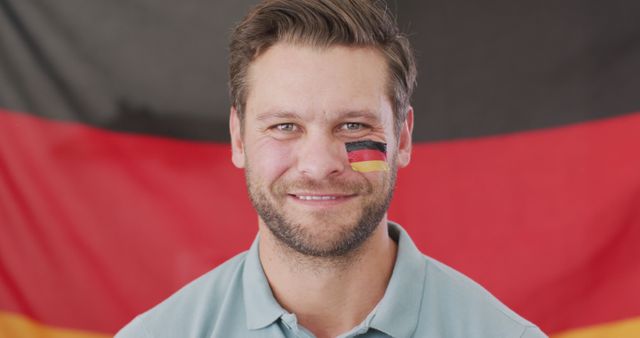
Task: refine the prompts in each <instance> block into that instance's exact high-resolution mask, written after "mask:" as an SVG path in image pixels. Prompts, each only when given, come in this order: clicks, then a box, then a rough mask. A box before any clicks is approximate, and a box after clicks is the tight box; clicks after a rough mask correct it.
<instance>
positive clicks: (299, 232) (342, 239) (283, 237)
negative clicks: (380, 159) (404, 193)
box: [245, 161, 397, 260]
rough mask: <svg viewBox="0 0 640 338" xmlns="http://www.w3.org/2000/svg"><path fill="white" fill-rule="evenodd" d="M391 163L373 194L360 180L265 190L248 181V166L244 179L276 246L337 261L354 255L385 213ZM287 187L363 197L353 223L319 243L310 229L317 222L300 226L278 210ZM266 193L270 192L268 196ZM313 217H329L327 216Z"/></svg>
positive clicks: (393, 175)
mask: <svg viewBox="0 0 640 338" xmlns="http://www.w3.org/2000/svg"><path fill="white" fill-rule="evenodd" d="M391 163H392V166H391V168H390V169H389V173H388V174H387V175H386V178H385V180H384V182H383V183H382V186H381V187H380V188H378V189H381V191H374V187H373V186H372V185H371V184H370V182H367V181H364V180H363V181H362V182H350V181H344V180H338V179H328V180H327V181H326V182H322V183H320V182H315V181H311V180H299V181H295V182H278V181H276V182H274V184H273V185H272V186H271V187H270V189H266V188H265V187H264V186H263V185H261V184H260V183H259V182H253V181H252V177H253V174H252V172H251V169H250V167H249V166H247V168H245V170H246V172H245V178H246V183H247V188H248V190H249V197H250V199H251V203H252V204H253V206H254V208H255V209H256V211H257V212H258V215H259V216H260V218H261V219H262V220H263V222H264V223H265V225H266V226H267V228H269V230H270V231H271V233H272V234H273V235H274V237H275V238H276V239H277V240H278V241H279V242H280V244H282V245H283V246H285V247H286V248H289V249H291V250H293V251H295V252H297V253H299V254H301V255H303V256H306V257H309V258H323V259H330V260H340V259H342V258H346V257H348V256H350V255H352V254H354V253H355V252H356V251H357V249H358V248H360V247H361V246H362V244H363V243H364V242H366V240H367V239H368V238H370V237H371V235H372V234H373V232H374V231H375V230H376V228H377V227H378V225H379V224H380V222H381V221H382V218H383V217H384V215H385V214H386V212H387V209H388V208H389V204H390V203H391V198H392V196H393V190H394V188H395V181H396V175H397V168H396V167H395V165H393V163H395V161H392V162H391ZM291 188H295V189H300V190H302V191H313V190H318V189H319V188H324V189H327V188H328V191H345V192H355V193H358V194H361V195H363V196H365V197H364V198H363V201H362V203H360V205H359V208H357V209H358V210H354V212H355V213H359V215H358V216H357V218H356V220H355V221H351V222H349V223H346V224H342V225H341V226H340V227H331V228H332V229H333V230H332V231H334V233H333V234H330V238H329V239H328V240H326V241H324V242H320V241H319V240H318V237H319V236H318V235H317V234H314V232H313V231H312V229H313V227H314V226H316V227H317V226H320V227H322V226H323V225H324V224H322V222H321V221H320V222H317V223H319V224H301V223H299V222H296V220H293V219H290V217H287V215H285V214H284V210H283V207H282V206H283V203H284V198H286V192H287V191H291V190H290V189H291ZM332 189H333V190H332ZM267 191H270V192H272V193H271V194H268V193H267ZM325 191H327V190H325ZM269 196H280V197H281V198H280V201H274V199H273V198H270V197H269ZM315 216H317V217H323V216H326V217H327V218H329V219H331V218H332V217H330V216H331V215H329V214H324V215H323V214H318V215H315ZM313 230H315V231H322V230H324V229H317V228H316V229H313Z"/></svg>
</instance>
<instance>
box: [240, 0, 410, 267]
mask: <svg viewBox="0 0 640 338" xmlns="http://www.w3.org/2000/svg"><path fill="white" fill-rule="evenodd" d="M396 52H397V54H394V53H396ZM396 61H398V62H396ZM413 64H414V62H413V57H412V55H411V52H410V49H409V47H408V44H407V42H406V39H404V38H403V37H401V36H400V35H399V34H398V32H397V29H396V28H395V25H394V24H393V20H392V19H391V18H390V17H389V16H388V14H387V13H386V12H385V10H384V8H383V7H379V5H376V4H374V3H373V2H370V1H338V0H335V1H328V0H316V1H294V0H290V1H284V0H279V1H266V2H264V3H262V4H261V5H259V6H258V7H256V8H255V9H254V10H253V11H252V12H251V13H250V14H249V15H248V16H247V18H245V20H244V21H243V22H242V23H241V24H240V25H239V26H238V28H237V29H236V31H235V32H234V34H233V40H232V43H231V87H232V88H231V94H232V100H233V102H234V103H233V107H232V113H231V119H230V128H231V137H232V148H233V162H234V164H235V165H236V166H238V167H242V168H246V170H245V175H246V179H247V185H248V188H249V192H250V197H251V200H252V202H253V205H254V207H255V208H256V210H257V211H258V214H259V215H260V220H261V225H264V226H266V227H267V228H268V229H269V230H270V232H271V233H272V234H273V235H274V236H275V237H276V238H278V240H279V241H280V242H281V243H283V244H285V245H286V246H288V247H290V248H292V249H294V250H296V251H298V252H300V253H302V254H305V255H308V256H321V257H337V256H344V255H346V254H348V253H350V252H352V251H353V250H354V249H356V248H358V247H359V246H360V245H361V244H362V243H364V242H365V241H366V239H367V238H369V237H370V235H371V234H372V233H373V232H374V231H375V229H376V228H377V226H378V225H379V224H381V222H383V221H384V220H385V216H386V210H387V208H388V205H389V202H390V200H391V195H392V192H393V188H394V185H395V176H396V171H397V168H398V167H402V166H405V165H406V164H408V162H409V158H410V151H411V128H412V121H413V120H412V119H413V112H412V110H411V107H410V106H409V103H408V99H409V97H408V96H409V95H410V93H411V90H412V88H413V82H414V80H415V67H414V66H413ZM361 140H371V141H375V142H381V143H386V144H387V146H388V158H387V162H388V164H389V167H390V170H389V171H387V172H371V173H362V172H356V171H354V170H352V169H351V167H350V166H349V162H348V159H347V154H346V149H345V143H347V142H353V141H361Z"/></svg>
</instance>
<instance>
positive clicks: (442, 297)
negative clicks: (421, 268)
mask: <svg viewBox="0 0 640 338" xmlns="http://www.w3.org/2000/svg"><path fill="white" fill-rule="evenodd" d="M424 259H425V268H426V275H425V281H424V283H425V285H424V294H423V300H422V306H421V311H420V321H419V323H418V330H417V331H416V332H417V333H420V332H421V331H422V330H425V333H426V331H430V333H431V334H434V336H444V337H469V338H472V337H505V338H507V337H510V338H511V337H512V338H520V337H528V338H534V337H546V335H544V333H542V332H541V331H540V330H539V329H538V328H537V327H536V326H535V325H533V324H532V323H530V322H529V321H527V320H526V319H524V318H522V317H520V316H519V315H518V314H516V313H515V312H513V311H512V310H511V309H509V308H508V307H507V306H505V305H504V304H502V303H501V302H500V301H499V300H498V299H497V298H495V297H494V296H493V295H492V294H491V293H489V291H487V290H486V289H484V288H483V287H482V286H480V285H479V284H477V283H476V282H474V281H473V280H471V279H470V278H469V277H467V276H465V275H463V274H462V273H460V272H458V271H456V270H454V269H453V268H451V267H449V266H447V265H445V264H443V263H441V262H439V261H437V260H435V259H433V258H430V257H428V256H424ZM434 330H435V331H434ZM424 336H428V335H426V334H425V335H424Z"/></svg>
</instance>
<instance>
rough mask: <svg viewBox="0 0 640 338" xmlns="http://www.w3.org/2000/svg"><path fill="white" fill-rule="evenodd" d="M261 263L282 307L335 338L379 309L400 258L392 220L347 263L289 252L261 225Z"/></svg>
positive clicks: (348, 257) (346, 258)
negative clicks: (390, 226)
mask: <svg viewBox="0 0 640 338" xmlns="http://www.w3.org/2000/svg"><path fill="white" fill-rule="evenodd" d="M259 249H260V261H261V263H262V266H263V269H264V271H265V274H266V276H267V279H268V281H269V284H270V286H271V290H272V291H273V294H274V296H275V298H276V299H277V301H278V303H280V305H281V306H282V307H283V308H285V309H286V310H287V311H289V312H291V313H295V314H296V317H297V318H298V322H299V323H300V324H301V325H302V326H304V327H305V328H306V329H308V330H310V331H311V332H313V333H314V334H315V335H316V336H317V337H325V336H326V337H335V336H337V335H339V334H341V333H344V332H346V331H348V330H350V329H352V328H353V327H355V326H356V325H358V324H359V323H361V322H362V321H363V320H364V319H365V318H366V317H367V315H368V314H369V313H370V312H371V311H372V310H373V308H374V307H375V306H376V305H377V304H378V302H379V301H380V299H382V296H383V295H384V292H385V290H386V288H387V284H388V282H389V279H390V278H391V273H392V271H393V265H394V264H395V258H396V250H397V246H396V243H395V242H394V241H393V240H392V239H391V238H390V237H389V235H388V229H387V220H386V217H385V218H384V219H383V220H382V222H380V224H379V225H378V227H377V228H376V230H375V231H374V232H373V234H372V235H371V237H370V238H368V239H367V240H366V241H365V242H364V243H363V244H362V245H361V246H360V247H359V248H357V249H355V250H354V251H353V252H350V253H349V254H348V255H345V256H343V257H337V258H336V257H331V258H323V257H309V256H305V255H302V254H300V253H298V252H296V251H294V250H292V249H290V248H289V247H286V246H284V245H283V244H282V243H281V242H280V241H279V240H278V239H276V238H275V237H274V236H273V235H272V234H271V232H270V231H269V229H268V228H267V227H266V226H265V225H264V224H262V222H261V224H260V246H259Z"/></svg>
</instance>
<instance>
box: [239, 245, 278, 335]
mask: <svg viewBox="0 0 640 338" xmlns="http://www.w3.org/2000/svg"><path fill="white" fill-rule="evenodd" d="M258 240H259V237H256V239H255V240H254V241H253V244H252V245H251V248H250V249H249V251H248V252H247V256H246V259H245V263H244V271H243V274H242V289H243V290H244V308H245V311H246V315H247V328H248V329H249V330H256V329H261V328H264V327H266V326H268V325H270V324H271V323H273V322H274V321H276V320H277V319H278V318H280V316H282V315H283V314H285V313H286V311H285V310H284V309H283V308H282V307H281V306H280V304H278V302H277V301H276V299H275V297H274V296H273V293H272V292H271V288H270V287H269V282H268V281H267V277H266V275H265V273H264V270H263V269H262V264H261V263H260V256H259V254H258V245H259V244H258Z"/></svg>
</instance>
